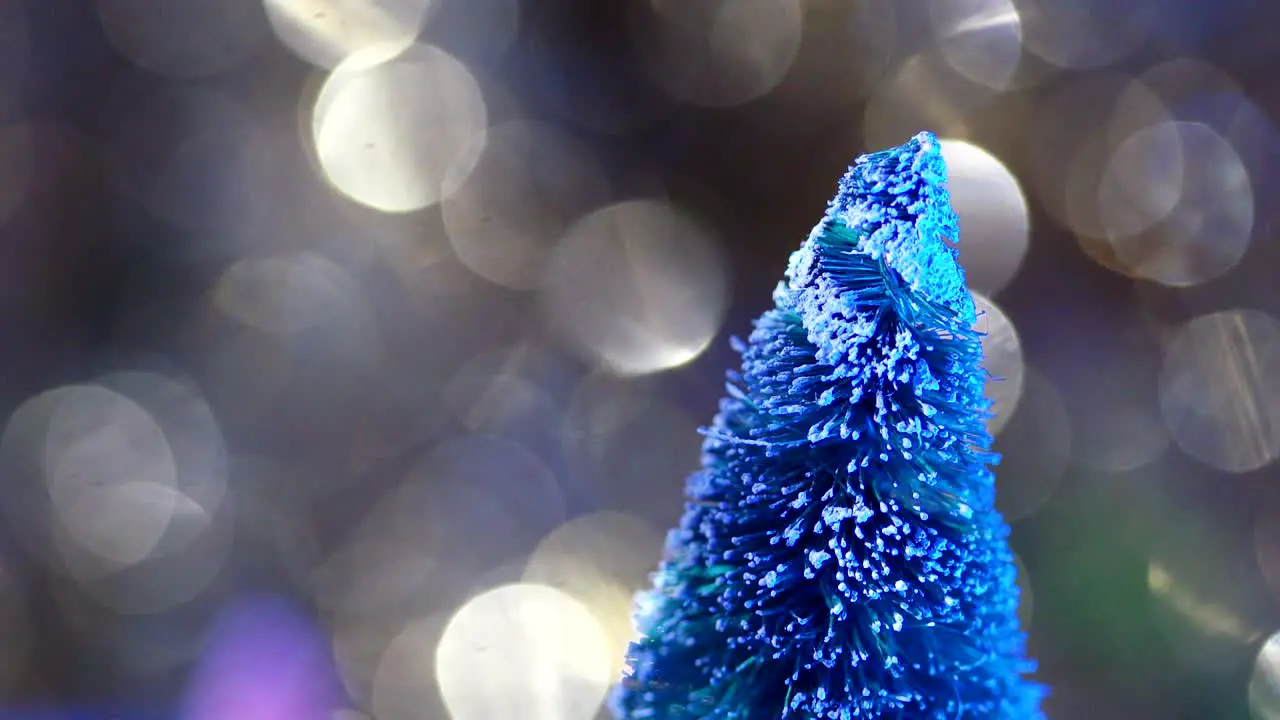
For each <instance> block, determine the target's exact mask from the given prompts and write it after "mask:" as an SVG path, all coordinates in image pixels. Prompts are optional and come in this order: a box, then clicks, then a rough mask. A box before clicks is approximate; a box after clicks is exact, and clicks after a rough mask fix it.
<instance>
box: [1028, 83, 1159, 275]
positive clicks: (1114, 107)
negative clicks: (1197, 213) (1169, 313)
mask: <svg viewBox="0 0 1280 720" xmlns="http://www.w3.org/2000/svg"><path fill="white" fill-rule="evenodd" d="M1064 118H1069V121H1066V122H1064V120H1063V119H1064ZM1168 119H1169V115H1168V111H1167V110H1166V108H1165V107H1164V105H1163V103H1161V101H1160V99H1159V97H1157V96H1156V95H1155V93H1154V92H1152V91H1151V90H1150V89H1149V88H1147V87H1146V86H1144V85H1142V84H1141V83H1140V82H1137V81H1135V80H1134V79H1133V78H1130V77H1127V76H1124V75H1118V74H1112V73H1091V74H1088V75H1079V76H1072V77H1070V78H1069V79H1067V80H1066V81H1065V82H1064V83H1062V84H1061V85H1058V86H1056V87H1055V88H1054V89H1053V90H1052V91H1051V92H1050V93H1049V94H1048V95H1047V96H1046V97H1045V98H1044V99H1042V100H1041V101H1040V102H1038V103H1037V105H1036V108H1035V111H1034V113H1033V115H1032V117H1031V121H1030V122H1031V125H1032V126H1033V127H1035V128H1036V132H1034V133H1028V134H1027V136H1026V139H1027V145H1026V146H1025V151H1026V155H1027V160H1028V170H1029V175H1028V176H1027V178H1026V179H1027V180H1028V185H1029V187H1030V188H1031V190H1032V191H1034V192H1035V194H1036V195H1037V196H1038V197H1039V199H1040V201H1041V204H1042V206H1043V207H1044V209H1045V211H1046V212H1048V213H1049V214H1050V215H1051V216H1052V217H1053V218H1054V219H1055V220H1057V221H1058V222H1060V223H1062V224H1063V225H1064V226H1066V227H1067V228H1069V229H1070V230H1071V231H1072V232H1074V233H1075V234H1076V237H1077V239H1078V240H1079V242H1080V243H1081V246H1082V249H1083V250H1084V251H1085V253H1086V254H1088V255H1089V256H1090V257H1091V258H1092V259H1093V260H1094V261H1096V262H1099V263H1101V264H1103V265H1105V266H1106V267H1108V268H1110V269H1112V270H1115V271H1117V272H1127V270H1126V269H1125V268H1124V267H1123V265H1122V264H1121V263H1120V262H1119V261H1118V260H1116V258H1115V256H1114V255H1115V253H1114V250H1113V249H1112V248H1111V246H1110V244H1109V243H1108V242H1107V241H1106V238H1107V234H1106V228H1105V227H1104V226H1103V224H1102V221H1101V219H1100V217H1099V210H1098V187H1099V186H1100V185H1101V184H1102V176H1103V173H1104V172H1105V169H1106V165H1107V162H1108V161H1109V160H1110V159H1111V157H1112V155H1113V154H1114V152H1115V149H1116V148H1117V147H1118V146H1119V145H1120V144H1121V143H1122V142H1123V141H1124V140H1125V139H1126V138H1128V137H1129V136H1131V135H1132V134H1133V133H1134V132H1136V131H1138V130H1140V129H1142V128H1144V127H1146V126H1148V125H1152V124H1154V123H1157V122H1162V121H1167V120H1168Z"/></svg>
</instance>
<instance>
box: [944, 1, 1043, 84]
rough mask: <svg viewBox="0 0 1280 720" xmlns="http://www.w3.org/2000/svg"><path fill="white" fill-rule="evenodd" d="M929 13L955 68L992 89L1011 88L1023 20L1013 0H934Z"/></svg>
mask: <svg viewBox="0 0 1280 720" xmlns="http://www.w3.org/2000/svg"><path fill="white" fill-rule="evenodd" d="M929 15H930V19H931V20H932V23H933V31H934V33H935V35H937V37H938V40H939V49H940V50H941V52H942V55H943V56H944V57H945V58H946V59H947V62H948V63H950V65H951V67H953V68H955V69H956V71H957V72H959V73H960V74H961V75H964V76H965V77H967V78H968V79H970V80H972V81H973V82H976V83H979V84H981V85H985V86H987V87H989V88H993V89H996V90H1004V89H1007V88H1008V87H1009V84H1010V82H1011V81H1012V80H1013V75H1014V73H1015V72H1016V71H1017V69H1018V59H1019V58H1020V57H1021V55H1022V21H1021V19H1020V18H1019V17H1018V10H1017V8H1016V7H1014V4H1013V2H1012V1H1011V0H960V2H956V1H955V0H932V2H930V4H929Z"/></svg>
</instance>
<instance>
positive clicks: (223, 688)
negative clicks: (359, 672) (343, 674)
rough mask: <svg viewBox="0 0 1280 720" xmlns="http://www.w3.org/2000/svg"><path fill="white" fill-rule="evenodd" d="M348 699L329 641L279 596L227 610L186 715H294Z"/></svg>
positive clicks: (277, 718)
mask: <svg viewBox="0 0 1280 720" xmlns="http://www.w3.org/2000/svg"><path fill="white" fill-rule="evenodd" d="M340 701H341V688H340V685H339V683H338V678H337V673H336V672H335V670H334V668H333V665H332V661H331V656H330V653H329V649H328V643H327V642H326V641H325V639H324V636H323V635H322V634H321V633H320V631H319V628H318V627H316V626H315V625H314V624H313V623H312V622H311V621H310V619H308V618H306V617H304V616H302V615H301V614H299V612H298V611H297V610H296V609H294V608H293V607H292V606H291V605H290V604H288V603H286V602H285V601H283V600H281V599H278V598H274V597H253V598H247V599H241V600H239V601H237V602H235V603H233V604H232V605H231V606H230V607H228V608H226V609H224V610H223V612H222V613H221V614H220V615H219V617H218V619H217V620H216V621H215V623H214V626H213V628H212V629H211V630H210V632H209V637H208V639H207V640H206V647H205V651H204V653H203V656H202V657H201V659H200V662H199V663H198V664H197V666H196V669H195V672H194V674H193V676H192V679H191V685H190V687H189V688H188V689H187V692H186V695H185V697H184V699H183V703H182V712H181V718H182V720H225V719H226V718H245V719H246V720H249V719H252V720H295V719H296V718H321V717H325V716H327V715H329V713H330V711H331V710H332V708H333V707H334V706H336V705H338V704H339V702H340Z"/></svg>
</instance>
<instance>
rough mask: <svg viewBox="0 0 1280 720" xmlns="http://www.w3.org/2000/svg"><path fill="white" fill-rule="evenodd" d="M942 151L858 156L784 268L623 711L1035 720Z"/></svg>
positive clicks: (651, 618)
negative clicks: (995, 493) (995, 494)
mask: <svg viewBox="0 0 1280 720" xmlns="http://www.w3.org/2000/svg"><path fill="white" fill-rule="evenodd" d="M958 232H959V228H958V221H957V218H956V215H955V213H954V211H953V210H952V208H951V203H950V196H949V194H948V192H947V179H946V165H945V163H944V161H943V158H942V154H941V148H940V145H939V143H938V140H937V139H936V138H935V137H934V136H933V135H931V134H929V133H921V134H919V135H917V136H916V137H914V138H912V139H911V140H910V141H909V142H907V143H906V144H905V145H902V146H900V147H896V148H893V149H890V150H886V151H883V152H878V153H874V154H870V155H865V156H862V157H860V158H858V159H857V161H856V162H855V163H854V165H853V166H852V167H850V168H849V171H848V172H847V173H846V175H845V176H844V178H843V179H842V180H841V182H840V187H839V191H838V193H837V194H836V196H835V198H834V199H833V200H832V201H831V203H830V205H829V206H828V209H827V212H826V215H825V216H824V217H823V219H822V221H821V222H820V223H818V225H817V227H815V228H814V229H813V231H812V232H811V233H810V235H809V237H808V239H807V240H805V242H804V243H803V245H802V246H801V248H800V249H799V250H798V251H797V252H796V253H795V254H794V255H792V257H791V260H790V263H789V266H788V268H787V272H786V277H785V279H784V280H783V282H782V283H780V284H779V286H778V288H777V290H775V292H774V298H773V299H774V304H775V307H774V308H773V309H771V310H769V311H768V312H766V313H765V314H764V315H763V316H762V317H760V318H759V319H758V320H757V321H756V323H755V329H754V331H753V332H752V333H751V336H750V338H749V340H748V341H747V342H746V343H745V344H744V343H740V342H739V343H736V346H737V349H738V351H739V352H740V353H741V354H742V370H741V372H732V373H730V374H729V381H728V384H727V387H728V397H727V398H726V399H725V400H724V401H723V402H722V403H721V406H720V411H719V413H718V415H717V416H716V418H715V420H714V422H713V424H712V426H711V427H710V428H708V429H707V430H706V431H705V432H706V441H705V444H704V449H703V460H702V469H701V471H700V472H698V473H695V474H694V475H693V476H692V477H691V478H690V481H689V486H688V493H687V494H688V504H687V506H686V511H685V515H684V518H683V520H682V522H681V525H680V527H679V528H677V529H676V530H674V531H673V532H672V533H671V534H670V536H669V538H668V543H667V548H666V552H665V557H664V558H663V560H662V563H661V565H660V566H659V569H658V572H657V573H656V574H655V576H654V588H653V589H652V590H650V591H647V592H646V593H644V594H642V595H641V597H640V598H639V601H638V605H639V607H638V609H637V622H638V626H639V629H640V632H641V637H640V639H639V640H637V641H636V642H635V643H634V644H633V645H632V646H631V649H630V653H629V663H630V669H629V671H628V675H627V677H625V678H624V679H623V681H622V682H621V683H620V684H619V686H618V688H617V690H616V691H615V693H614V695H613V697H612V699H611V705H612V709H613V711H614V714H615V715H616V716H617V717H618V718H620V719H622V720H640V719H642V718H646V719H647V718H652V719H653V720H712V719H714V720H778V719H779V718H838V719H851V718H894V719H899V718H904V719H905V718H910V719H912V720H923V719H926V718H928V719H930V720H932V719H934V718H937V719H938V720H943V719H946V720H956V719H957V718H963V719H964V720H995V719H1000V720H1015V719H1016V720H1032V719H1036V718H1042V717H1043V716H1042V714H1041V711H1040V709H1039V706H1040V701H1041V698H1042V696H1043V695H1044V690H1043V688H1042V687H1041V686H1040V685H1038V684H1036V683H1034V682H1031V681H1029V680H1028V679H1026V677H1025V675H1026V674H1027V673H1029V672H1031V671H1032V670H1033V669H1034V663H1033V662H1031V661H1030V660H1028V659H1026V657H1025V644H1026V639H1025V635H1024V633H1023V632H1022V630H1021V628H1020V627H1019V621H1018V617H1017V605H1018V587H1017V584H1016V569H1015V567H1016V566H1015V564H1014V559H1013V555H1012V552H1011V551H1010V548H1009V545H1008V533H1009V528H1008V525H1007V524H1006V523H1005V522H1004V520H1003V518H1002V517H1001V516H1000V514H999V513H998V512H997V511H996V509H995V507H994V484H993V483H994V477H993V474H992V471H991V465H992V464H994V461H995V459H996V457H995V456H994V455H993V454H992V453H991V452H990V450H989V448H990V445H991V437H990V435H989V434H988V433H987V431H986V427H985V422H986V418H987V408H988V405H989V403H988V402H987V401H986V400H985V399H984V398H983V395H982V390H983V385H984V381H985V379H986V374H985V371H984V370H983V368H982V346H981V341H980V336H979V334H978V333H977V332H976V331H975V330H974V329H973V325H974V320H975V310H974V304H973V300H972V297H971V296H970V294H969V291H968V289H967V287H966V285H965V279H964V272H963V270H962V269H961V267H960V265H959V263H958V260H957V257H958V255H957V251H956V250H955V248H954V247H953V246H952V245H951V244H949V243H950V242H951V241H956V240H958V239H959V238H958Z"/></svg>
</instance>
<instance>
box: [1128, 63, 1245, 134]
mask: <svg viewBox="0 0 1280 720" xmlns="http://www.w3.org/2000/svg"><path fill="white" fill-rule="evenodd" d="M1141 80H1142V83H1143V84H1144V85H1145V86H1146V87H1149V88H1151V89H1152V90H1153V91H1155V92H1156V94H1158V95H1159V96H1160V98H1161V99H1162V100H1164V102H1165V104H1167V105H1169V106H1170V107H1171V108H1175V109H1176V108H1178V107H1179V106H1183V105H1184V103H1186V102H1187V101H1189V100H1193V99H1195V98H1197V97H1201V96H1206V95H1220V94H1226V95H1235V94H1239V93H1240V91H1241V88H1240V85H1239V83H1237V82H1236V81H1235V80H1233V79H1232V78H1231V76H1230V75H1228V74H1227V73H1225V72H1223V71H1222V70H1220V69H1219V68H1218V67H1217V66H1215V65H1213V64H1211V63H1209V62H1207V61H1205V60H1202V59H1200V58H1194V57H1180V58H1174V59H1172V60H1166V61H1165V62H1162V63H1160V64H1158V65H1153V66H1151V67H1149V68H1147V69H1146V70H1145V71H1143V73H1142V76H1141ZM1178 119H1179V120H1189V119H1191V118H1184V117H1180V116H1179V117H1178Z"/></svg>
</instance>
